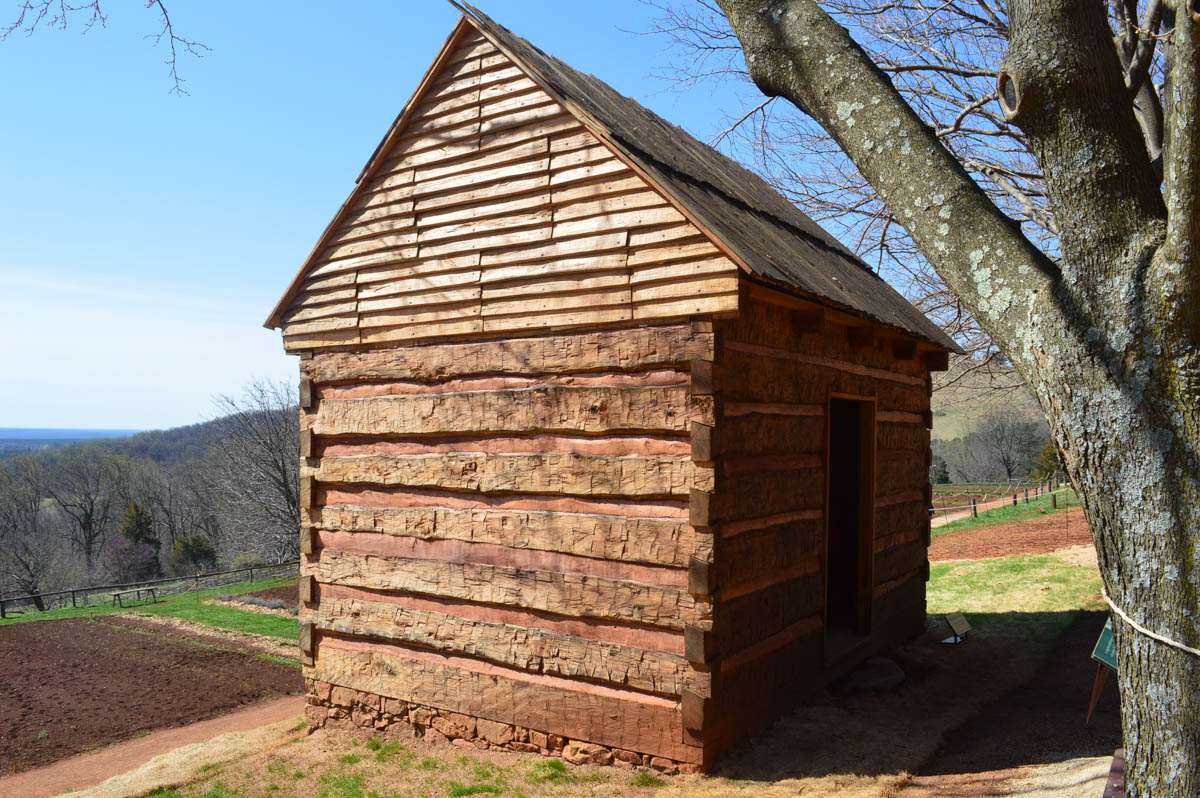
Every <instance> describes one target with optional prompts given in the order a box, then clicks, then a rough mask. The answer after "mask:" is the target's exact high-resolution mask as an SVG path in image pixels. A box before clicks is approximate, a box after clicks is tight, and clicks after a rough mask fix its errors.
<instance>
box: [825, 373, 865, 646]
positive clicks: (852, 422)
mask: <svg viewBox="0 0 1200 798" xmlns="http://www.w3.org/2000/svg"><path fill="white" fill-rule="evenodd" d="M828 418H829V437H828V445H829V449H828V457H827V461H826V466H827V471H826V474H827V479H828V483H827V484H828V487H829V492H828V505H827V506H828V515H827V517H828V529H827V533H826V549H825V551H826V563H825V617H826V629H827V630H828V632H829V633H831V634H847V633H849V634H854V635H866V634H869V633H870V631H871V587H872V581H873V575H874V568H873V565H874V561H873V554H874V552H873V545H872V544H873V541H874V537H875V535H874V529H875V402H874V401H873V400H871V399H865V398H851V397H839V396H835V397H832V398H830V400H829V415H828Z"/></svg>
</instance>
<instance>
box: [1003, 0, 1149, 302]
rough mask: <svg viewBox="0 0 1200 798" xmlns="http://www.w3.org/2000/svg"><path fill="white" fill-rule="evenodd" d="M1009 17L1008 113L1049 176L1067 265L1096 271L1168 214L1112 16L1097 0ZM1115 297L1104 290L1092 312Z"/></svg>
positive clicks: (1043, 6)
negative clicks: (1116, 42) (1116, 41)
mask: <svg viewBox="0 0 1200 798" xmlns="http://www.w3.org/2000/svg"><path fill="white" fill-rule="evenodd" d="M1009 19H1010V24H1011V25H1012V31H1013V34H1012V39H1011V43H1010V46H1009V50H1008V53H1007V54H1006V55H1005V57H1004V65H1003V68H1002V69H1001V71H1000V75H999V78H998V79H997V87H998V89H999V93H1000V100H1001V107H1002V108H1003V109H1004V112H1005V115H1006V116H1008V118H1009V119H1010V120H1012V121H1013V122H1014V123H1015V124H1017V125H1018V126H1020V127H1021V129H1022V130H1023V131H1025V134H1026V136H1028V137H1029V141H1030V145H1031V147H1032V148H1033V151H1034V153H1035V154H1036V155H1037V158H1038V161H1039V163H1040V164H1041V166H1042V169H1043V171H1044V173H1045V176H1046V185H1047V186H1048V188H1049V192H1048V193H1049V195H1050V200H1051V205H1052V207H1053V209H1054V218H1055V220H1056V221H1057V223H1058V226H1059V229H1060V230H1061V231H1062V232H1061V235H1060V241H1061V244H1062V248H1063V252H1064V253H1065V254H1066V255H1067V257H1066V258H1065V261H1066V262H1067V263H1070V264H1072V266H1073V267H1074V269H1076V270H1078V271H1079V274H1081V275H1082V274H1085V273H1092V272H1096V273H1099V271H1100V270H1103V269H1107V268H1108V267H1109V263H1108V262H1102V261H1107V257H1106V255H1107V254H1111V253H1115V252H1121V251H1123V250H1124V249H1125V246H1126V243H1127V242H1128V241H1129V240H1130V238H1131V237H1133V236H1147V235H1151V234H1152V233H1151V231H1152V229H1153V228H1154V226H1155V225H1156V224H1160V223H1161V221H1162V220H1163V219H1164V218H1165V215H1166V214H1165V209H1164V208H1163V204H1162V198H1161V196H1160V194H1159V190H1158V180H1157V178H1156V177H1155V175H1154V171H1153V169H1152V168H1151V164H1150V157H1149V154H1148V153H1147V151H1146V144H1145V139H1144V137H1143V135H1142V132H1141V130H1140V128H1139V127H1138V124H1137V121H1136V120H1135V119H1134V114H1133V104H1132V102H1131V101H1130V98H1129V94H1128V90H1127V88H1126V86H1125V77H1124V70H1123V69H1122V68H1121V64H1120V62H1119V60H1118V55H1117V48H1116V47H1115V46H1113V45H1112V44H1111V42H1112V32H1111V28H1110V27H1109V23H1108V18H1107V16H1106V14H1105V11H1104V8H1103V6H1100V5H1098V4H1096V3H1094V2H1091V0H1013V2H1011V3H1010V5H1009ZM1098 218H1102V219H1104V220H1105V224H1102V225H1098V224H1095V223H1094V220H1095V219H1098ZM1068 276H1069V277H1070V278H1071V280H1072V282H1075V277H1076V276H1078V275H1076V274H1075V272H1074V271H1073V272H1072V274H1070V275H1068ZM1084 283H1086V284H1091V285H1097V286H1098V285H1100V283H1096V282H1093V281H1087V280H1084V281H1082V282H1081V284H1084ZM1103 290H1107V289H1103ZM1111 299H1112V297H1111V296H1101V295H1100V294H1097V295H1096V296H1091V297H1088V298H1087V299H1086V300H1085V307H1089V308H1092V309H1093V310H1094V309H1097V308H1100V307H1105V306H1106V305H1107V304H1108V302H1109V301H1110V300H1111Z"/></svg>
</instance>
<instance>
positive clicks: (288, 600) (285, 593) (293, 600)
mask: <svg viewBox="0 0 1200 798" xmlns="http://www.w3.org/2000/svg"><path fill="white" fill-rule="evenodd" d="M247 595H250V596H257V597H258V598H260V599H263V600H265V601H270V600H271V599H279V600H280V601H282V602H283V605H284V606H285V607H295V606H296V605H297V604H299V603H300V588H299V587H297V586H296V585H284V586H283V587H273V588H270V589H268V590H256V591H254V592H253V593H248V594H247Z"/></svg>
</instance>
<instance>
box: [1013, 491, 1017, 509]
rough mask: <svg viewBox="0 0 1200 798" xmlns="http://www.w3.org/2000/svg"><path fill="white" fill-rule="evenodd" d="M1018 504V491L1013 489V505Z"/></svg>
mask: <svg viewBox="0 0 1200 798" xmlns="http://www.w3.org/2000/svg"><path fill="white" fill-rule="evenodd" d="M1016 506H1017V493H1016V491H1013V507H1016Z"/></svg>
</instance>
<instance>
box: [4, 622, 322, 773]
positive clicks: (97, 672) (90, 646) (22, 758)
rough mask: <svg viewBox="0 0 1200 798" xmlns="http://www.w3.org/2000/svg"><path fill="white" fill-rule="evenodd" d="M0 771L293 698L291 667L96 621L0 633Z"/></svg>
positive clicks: (298, 686) (24, 626) (296, 678)
mask: <svg viewBox="0 0 1200 798" xmlns="http://www.w3.org/2000/svg"><path fill="white" fill-rule="evenodd" d="M0 662H2V663H4V678H3V679H2V680H0V772H3V773H13V772H15V771H22V770H26V769H28V768H33V767H38V766H41V765H45V764H47V763H49V762H53V761H55V760H57V759H61V758H63V757H68V756H71V755H73V754H78V753H80V752H82V751H85V750H88V749H91V748H95V747H98V746H101V745H107V744H109V743H113V742H117V741H119V740H127V739H129V738H131V737H136V736H138V735H140V734H143V733H145V732H148V731H150V730H153V729H162V728H169V727H173V726H183V725H186V724H189V723H193V722H195V721H198V720H204V719H206V718H211V717H215V716H217V715H220V714H222V713H224V712H228V711H229V710H232V709H234V708H236V707H239V706H242V705H244V704H250V703H253V702H256V701H261V700H263V699H265V698H271V697H275V696H280V695H285V694H292V693H299V692H301V690H302V689H303V683H302V680H301V676H300V671H299V670H298V669H296V668H294V667H289V666H287V665H283V664H280V663H277V662H272V661H269V660H265V659H261V658H258V657H252V656H249V655H247V654H244V653H241V652H237V651H231V650H228V649H226V648H212V647H208V646H202V645H197V644H196V643H194V642H187V641H186V640H183V639H180V638H178V637H167V636H163V635H156V634H148V633H145V632H138V631H134V630H132V629H130V628H125V627H122V626H119V625H115V624H112V623H105V622H101V620H99V619H90V620H89V619H82V618H79V619H69V620H62V621H39V622H36V623H18V624H12V625H10V626H4V627H0Z"/></svg>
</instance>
